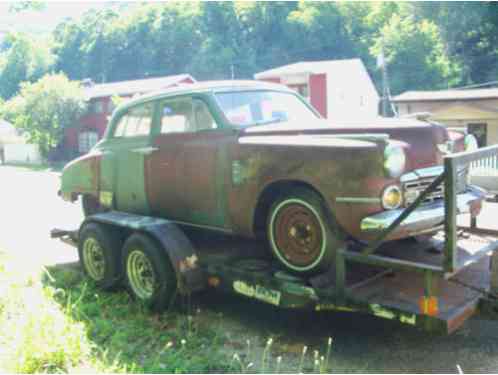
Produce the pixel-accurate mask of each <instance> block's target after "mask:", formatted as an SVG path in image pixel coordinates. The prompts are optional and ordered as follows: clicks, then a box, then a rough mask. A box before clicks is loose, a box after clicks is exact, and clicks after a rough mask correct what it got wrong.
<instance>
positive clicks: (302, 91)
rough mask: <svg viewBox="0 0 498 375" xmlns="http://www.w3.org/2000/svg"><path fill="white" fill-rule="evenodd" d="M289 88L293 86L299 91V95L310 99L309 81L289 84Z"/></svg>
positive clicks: (293, 88)
mask: <svg viewBox="0 0 498 375" xmlns="http://www.w3.org/2000/svg"><path fill="white" fill-rule="evenodd" d="M289 88H291V89H292V90H294V91H295V92H297V93H298V94H299V95H301V96H302V97H303V98H305V99H306V100H309V99H310V92H309V86H308V84H307V83H303V84H300V85H289Z"/></svg>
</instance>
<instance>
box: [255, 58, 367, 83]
mask: <svg viewBox="0 0 498 375" xmlns="http://www.w3.org/2000/svg"><path fill="white" fill-rule="evenodd" d="M358 69H364V65H363V62H362V61H361V60H360V59H348V60H323V61H301V62H297V63H294V64H289V65H283V66H280V67H278V68H274V69H269V70H265V71H263V72H259V73H256V74H255V75H254V78H256V79H264V78H277V77H281V76H284V75H293V74H320V73H326V72H332V71H334V72H337V73H340V74H351V73H356V72H357V71H358Z"/></svg>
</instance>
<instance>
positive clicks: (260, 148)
mask: <svg viewBox="0 0 498 375" xmlns="http://www.w3.org/2000/svg"><path fill="white" fill-rule="evenodd" d="M452 142H455V139H454V137H449V136H448V131H447V130H446V129H445V128H444V127H443V126H441V125H438V124H435V123H431V122H427V121H425V122H424V121H418V120H416V119H401V118H392V119H387V118H373V119H371V120H368V121H366V120H365V121H361V122H360V121H353V120H351V121H348V122H344V123H330V122H328V121H327V120H326V119H323V118H321V116H320V115H319V114H318V112H317V111H316V110H315V109H314V108H313V107H312V106H311V105H310V104H309V103H308V102H307V101H306V100H305V99H303V98H302V97H300V96H299V95H298V94H297V93H295V92H294V91H292V90H291V89H289V88H286V87H284V86H282V85H278V84H273V83H265V82H255V81H219V82H218V81H216V82H215V81H213V82H202V83H196V84H192V85H186V86H179V87H175V88H171V89H167V90H164V91H162V92H158V93H154V94H149V95H145V96H142V97H139V98H136V99H132V100H130V101H128V102H126V103H125V104H123V105H121V106H119V107H118V108H117V109H116V110H115V111H114V113H113V115H112V118H111V119H110V122H109V126H108V128H107V131H106V133H105V135H104V137H103V139H102V140H100V141H99V142H98V143H97V144H96V145H95V147H94V148H93V149H92V150H91V151H90V152H89V153H88V154H86V155H83V156H81V157H80V158H78V159H76V160H74V161H72V162H70V163H69V164H68V165H67V166H66V167H65V168H64V170H63V172H62V177H61V188H60V192H59V194H60V195H61V197H62V198H63V199H65V200H68V201H72V202H74V201H77V200H78V198H79V197H81V201H82V205H83V209H84V212H85V215H87V216H91V215H94V214H97V213H99V212H105V211H112V210H115V211H120V212H125V213H130V214H138V215H143V216H145V217H153V218H163V219H167V220H168V221H171V222H174V223H177V224H180V225H182V226H193V227H200V228H205V229H208V230H213V231H218V232H222V233H226V234H230V235H236V236H242V237H250V238H263V239H265V241H266V243H267V248H268V252H269V253H271V254H272V255H273V257H274V259H276V261H277V262H279V263H280V264H281V265H282V266H283V267H284V268H285V269H286V270H287V271H290V272H291V273H294V274H302V275H310V274H316V273H318V272H320V271H323V270H325V269H328V268H330V267H331V265H332V264H333V263H334V260H335V253H336V251H337V249H339V248H341V247H343V246H344V244H345V243H346V242H347V241H353V242H358V243H364V242H366V241H370V240H372V239H374V238H375V237H376V236H377V235H378V234H379V233H380V232H382V231H383V230H385V229H386V228H388V227H389V226H390V225H392V224H393V222H395V220H396V219H397V218H398V217H399V216H400V214H401V212H403V210H404V209H405V208H406V207H408V206H409V205H410V204H412V203H413V202H414V201H415V200H417V198H419V196H420V194H421V193H422V192H423V191H424V190H425V189H426V188H427V187H429V186H430V185H431V183H432V182H433V181H434V180H435V179H436V177H438V176H439V175H440V174H441V173H442V171H443V165H442V163H443V158H444V156H445V155H446V154H447V153H448V152H450V150H451V144H452ZM461 143H462V142H461ZM466 143H467V144H472V142H466ZM456 189H457V196H456V199H457V210H458V212H457V213H458V214H463V213H471V214H472V215H473V216H475V215H477V214H478V213H479V210H480V208H481V202H482V200H483V197H484V193H483V192H482V190H480V189H478V188H476V187H474V186H472V185H470V184H468V183H467V175H466V173H465V171H463V172H461V173H460V174H459V176H458V179H457V185H456ZM443 197H444V191H443V187H442V186H440V187H439V188H437V189H435V190H434V191H433V192H431V194H429V195H427V196H424V200H423V202H422V204H421V205H420V207H418V208H417V209H416V210H415V211H414V212H412V213H411V214H410V216H408V217H407V218H406V219H405V220H404V221H403V223H402V224H401V225H398V226H397V227H396V229H395V230H393V231H391V232H390V233H389V236H388V238H387V239H388V240H397V239H402V238H408V237H417V236H420V235H430V234H433V233H435V232H437V231H438V230H440V229H441V228H442V226H443V222H444V199H443ZM82 251H83V250H82ZM92 254H93V253H92V251H91V249H90V250H88V251H87V252H85V251H83V253H82V254H80V256H81V257H82V258H83V260H82V262H83V264H87V263H86V262H85V257H87V258H89V259H90V258H91V257H92ZM90 260H91V259H90ZM88 264H90V263H88ZM87 268H88V267H87Z"/></svg>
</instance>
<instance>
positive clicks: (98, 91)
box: [84, 74, 196, 100]
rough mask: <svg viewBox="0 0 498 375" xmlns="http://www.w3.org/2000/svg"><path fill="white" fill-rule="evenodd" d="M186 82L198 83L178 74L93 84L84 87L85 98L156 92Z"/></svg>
mask: <svg viewBox="0 0 498 375" xmlns="http://www.w3.org/2000/svg"><path fill="white" fill-rule="evenodd" d="M185 80H190V81H192V82H196V81H195V79H194V78H193V77H192V76H191V75H190V74H178V75H173V76H166V77H159V78H147V79H137V80H133V81H120V82H111V83H98V84H92V85H90V86H87V87H84V90H85V96H86V98H87V99H88V100H89V99H95V98H102V97H106V96H113V95H120V96H123V95H133V94H137V93H138V94H139V93H145V92H150V91H156V90H160V89H164V88H167V87H171V86H175V85H178V84H180V83H182V82H184V81H185Z"/></svg>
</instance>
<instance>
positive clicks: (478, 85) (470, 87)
mask: <svg viewBox="0 0 498 375" xmlns="http://www.w3.org/2000/svg"><path fill="white" fill-rule="evenodd" d="M495 85H498V81H489V82H484V83H476V84H473V85H466V86H460V87H453V88H451V89H449V90H465V89H472V88H477V87H486V86H495Z"/></svg>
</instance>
